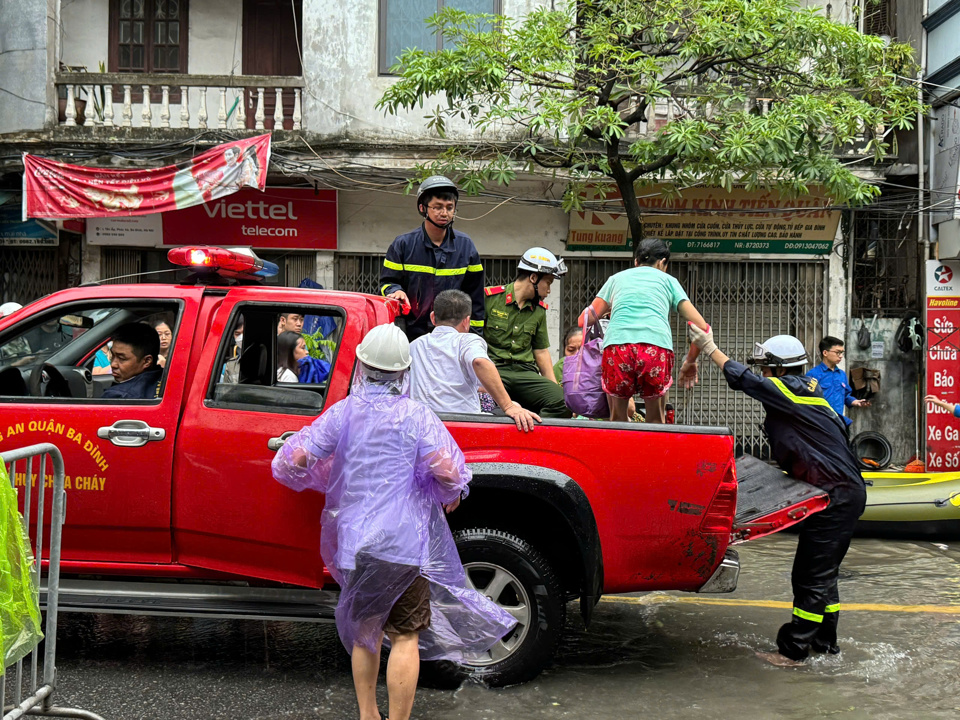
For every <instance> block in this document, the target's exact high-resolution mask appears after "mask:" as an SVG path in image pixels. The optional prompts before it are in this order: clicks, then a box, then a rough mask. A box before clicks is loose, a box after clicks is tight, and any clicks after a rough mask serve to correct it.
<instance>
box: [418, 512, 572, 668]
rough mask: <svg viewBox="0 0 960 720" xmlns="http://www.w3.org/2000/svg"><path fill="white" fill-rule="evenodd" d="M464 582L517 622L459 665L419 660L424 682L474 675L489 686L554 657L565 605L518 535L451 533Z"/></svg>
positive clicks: (545, 567)
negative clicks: (463, 570)
mask: <svg viewBox="0 0 960 720" xmlns="http://www.w3.org/2000/svg"><path fill="white" fill-rule="evenodd" d="M454 538H455V540H456V542H457V549H458V550H459V551H460V560H461V562H463V566H464V569H465V570H466V573H467V584H468V586H470V587H472V588H473V589H475V590H477V591H478V592H480V593H482V594H483V595H486V596H487V597H488V598H490V599H491V600H493V601H494V602H495V603H497V604H498V605H499V606H500V607H502V608H503V609H504V610H506V611H507V612H508V613H510V614H511V615H513V617H514V618H516V620H517V625H516V627H515V628H514V629H513V631H512V632H511V633H510V634H509V635H507V636H506V637H504V638H502V639H501V640H500V641H498V642H497V644H496V645H494V646H493V647H492V648H491V649H490V650H489V651H488V652H486V653H484V654H483V655H482V656H478V657H473V658H470V660H469V661H468V662H466V663H464V664H457V663H451V662H437V663H424V666H425V667H424V676H425V677H424V679H425V680H426V681H427V682H428V683H432V684H441V685H445V686H448V685H453V684H460V683H461V682H463V680H466V679H469V678H476V679H478V680H481V681H482V682H484V683H485V684H487V685H490V686H492V687H502V686H504V685H514V684H516V683H522V682H526V681H527V680H532V679H533V678H535V677H536V676H537V675H539V674H540V672H541V671H542V670H543V668H544V667H546V665H547V664H548V663H549V662H550V659H551V658H552V657H553V653H554V650H555V649H556V647H557V643H558V642H559V641H560V636H561V633H562V632H563V624H564V619H565V616H566V603H565V599H564V595H563V592H562V591H561V589H560V584H559V582H558V581H557V577H556V574H555V573H554V572H553V569H552V568H551V567H550V564H549V563H548V562H547V560H546V558H544V557H543V555H541V554H540V553H539V552H538V551H537V550H536V548H534V547H533V546H532V545H530V543H528V542H527V541H525V540H523V539H522V538H519V537H517V536H516V535H512V534H511V533H507V532H503V531H501V530H493V529H489V528H471V529H467V530H460V531H458V532H456V533H454Z"/></svg>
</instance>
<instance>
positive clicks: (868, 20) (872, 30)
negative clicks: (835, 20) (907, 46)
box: [860, 0, 897, 38]
mask: <svg viewBox="0 0 960 720" xmlns="http://www.w3.org/2000/svg"><path fill="white" fill-rule="evenodd" d="M860 12H862V13H863V32H865V33H866V34H867V35H886V36H888V37H891V38H892V37H895V36H896V34H897V4H896V0H865V1H864V2H863V3H862V4H861V7H860Z"/></svg>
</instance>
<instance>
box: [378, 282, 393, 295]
mask: <svg viewBox="0 0 960 720" xmlns="http://www.w3.org/2000/svg"><path fill="white" fill-rule="evenodd" d="M392 287H393V283H384V284H383V285H381V286H380V294H381V295H386V294H387V290H389V289H390V288H392Z"/></svg>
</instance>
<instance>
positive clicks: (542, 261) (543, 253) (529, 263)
mask: <svg viewBox="0 0 960 720" xmlns="http://www.w3.org/2000/svg"><path fill="white" fill-rule="evenodd" d="M517 267H518V268H520V269H521V270H527V271H529V272H532V273H541V274H543V275H553V276H554V277H563V276H564V275H566V274H567V264H566V263H565V262H564V261H563V258H558V257H557V256H556V255H554V254H553V253H552V252H550V251H549V250H547V249H546V248H542V247H532V248H530V249H529V250H527V251H526V252H525V253H524V254H523V257H521V258H520V263H519V264H518V265H517Z"/></svg>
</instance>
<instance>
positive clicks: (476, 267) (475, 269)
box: [467, 263, 483, 272]
mask: <svg viewBox="0 0 960 720" xmlns="http://www.w3.org/2000/svg"><path fill="white" fill-rule="evenodd" d="M467 272H483V265H481V264H479V263H477V264H476V265H467Z"/></svg>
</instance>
